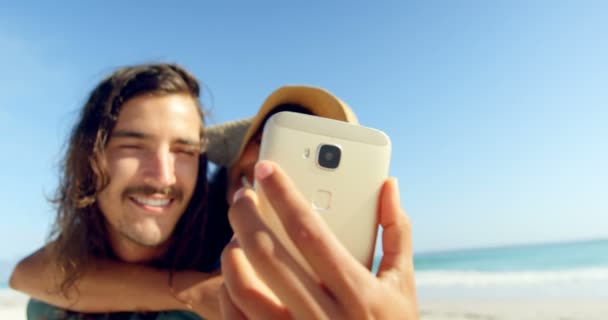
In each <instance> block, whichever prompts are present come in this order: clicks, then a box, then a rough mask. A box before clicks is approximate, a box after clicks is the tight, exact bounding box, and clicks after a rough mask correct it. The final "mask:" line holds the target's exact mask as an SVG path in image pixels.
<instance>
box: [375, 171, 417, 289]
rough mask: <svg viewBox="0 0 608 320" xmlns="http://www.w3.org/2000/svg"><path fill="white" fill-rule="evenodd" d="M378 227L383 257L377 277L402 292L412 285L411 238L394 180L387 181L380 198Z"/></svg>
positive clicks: (407, 220) (407, 221) (408, 223)
mask: <svg viewBox="0 0 608 320" xmlns="http://www.w3.org/2000/svg"><path fill="white" fill-rule="evenodd" d="M380 225H381V226H382V228H383V232H382V249H383V251H384V255H383V257H382V260H381V262H380V266H379V268H378V277H379V278H381V279H384V280H385V282H391V283H394V284H396V285H398V286H400V287H402V288H403V289H406V288H409V289H411V287H413V286H414V281H413V280H414V277H413V273H414V267H413V258H412V239H411V227H410V222H409V218H408V217H407V215H406V214H405V212H404V211H403V209H402V208H401V202H400V200H399V188H398V185H397V181H396V180H395V179H389V180H388V181H387V182H386V183H385V184H384V186H383V188H382V193H381V196H380Z"/></svg>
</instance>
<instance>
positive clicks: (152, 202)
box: [131, 197, 173, 208]
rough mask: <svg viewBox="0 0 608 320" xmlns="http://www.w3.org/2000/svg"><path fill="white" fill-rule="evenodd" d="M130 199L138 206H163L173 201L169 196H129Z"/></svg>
mask: <svg viewBox="0 0 608 320" xmlns="http://www.w3.org/2000/svg"><path fill="white" fill-rule="evenodd" d="M131 200H133V201H134V202H135V203H136V204H138V205H140V206H143V207H152V208H165V207H167V206H169V204H171V202H172V201H173V199H171V198H162V199H153V198H141V197H131Z"/></svg>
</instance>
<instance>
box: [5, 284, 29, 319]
mask: <svg viewBox="0 0 608 320" xmlns="http://www.w3.org/2000/svg"><path fill="white" fill-rule="evenodd" d="M27 299H28V297H27V296H26V295H24V294H21V293H19V292H17V291H14V290H11V289H0V319H2V320H5V319H6V320H23V319H25V318H26V316H25V306H26V304H27Z"/></svg>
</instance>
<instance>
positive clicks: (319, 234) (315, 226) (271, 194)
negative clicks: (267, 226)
mask: <svg viewBox="0 0 608 320" xmlns="http://www.w3.org/2000/svg"><path fill="white" fill-rule="evenodd" d="M255 174H256V179H257V180H256V181H257V182H258V183H259V184H260V186H261V187H262V190H263V191H264V194H265V195H266V196H267V199H268V201H269V202H270V204H271V205H272V207H273V208H274V211H275V212H276V213H277V215H278V216H279V218H280V220H281V222H282V224H283V226H284V227H285V229H286V231H287V234H289V237H290V238H291V240H292V241H293V243H294V245H295V246H296V247H297V249H298V250H299V251H300V252H301V253H302V255H303V256H304V258H305V259H306V261H307V262H308V263H309V264H310V266H311V267H312V269H313V270H314V272H315V273H316V274H317V275H318V276H319V277H320V279H321V280H322V282H323V283H324V285H325V286H326V287H327V289H329V291H330V292H331V293H332V294H333V295H335V296H336V297H337V298H338V299H337V300H339V301H344V302H348V303H350V305H349V306H350V307H351V308H352V306H353V305H357V304H356V302H357V301H359V300H360V299H361V294H360V292H361V285H362V284H364V283H365V281H366V280H368V279H370V278H372V276H371V274H370V272H369V270H367V269H366V268H365V267H364V266H363V265H362V264H361V263H359V262H358V261H357V260H356V259H355V258H354V257H353V256H352V255H351V254H350V252H348V251H347V250H346V248H344V246H343V245H342V244H341V243H340V242H339V241H338V239H337V238H336V237H335V236H334V234H333V232H331V230H330V229H329V227H328V226H327V224H326V223H325V221H324V220H323V219H322V218H321V217H320V216H319V215H318V214H316V212H314V211H313V209H312V208H311V206H310V204H309V203H308V202H306V201H305V200H304V198H303V197H302V195H301V194H300V193H299V192H297V191H296V192H294V190H297V189H296V187H295V186H294V185H293V183H292V182H291V180H290V179H289V177H288V176H287V175H286V174H285V173H284V171H282V170H281V168H280V167H279V166H277V165H275V164H274V163H272V162H270V161H261V162H260V163H258V165H257V166H256V168H255Z"/></svg>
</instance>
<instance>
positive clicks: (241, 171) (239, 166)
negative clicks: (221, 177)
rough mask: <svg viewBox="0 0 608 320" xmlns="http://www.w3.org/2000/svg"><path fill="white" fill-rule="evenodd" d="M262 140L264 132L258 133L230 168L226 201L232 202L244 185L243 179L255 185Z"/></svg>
mask: <svg viewBox="0 0 608 320" xmlns="http://www.w3.org/2000/svg"><path fill="white" fill-rule="evenodd" d="M261 142H262V132H258V133H256V134H255V135H254V136H253V137H252V138H251V140H249V142H248V143H247V145H246V146H245V148H244V149H243V153H242V154H241V157H240V158H239V159H238V160H237V161H236V163H235V164H233V165H232V166H231V167H230V168H229V170H228V190H227V192H226V201H228V203H232V198H233V196H234V193H236V191H237V190H239V189H240V188H241V187H243V180H244V179H246V181H247V182H246V183H249V184H250V185H253V168H254V167H255V164H256V162H257V161H258V157H259V154H260V143H261Z"/></svg>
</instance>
